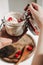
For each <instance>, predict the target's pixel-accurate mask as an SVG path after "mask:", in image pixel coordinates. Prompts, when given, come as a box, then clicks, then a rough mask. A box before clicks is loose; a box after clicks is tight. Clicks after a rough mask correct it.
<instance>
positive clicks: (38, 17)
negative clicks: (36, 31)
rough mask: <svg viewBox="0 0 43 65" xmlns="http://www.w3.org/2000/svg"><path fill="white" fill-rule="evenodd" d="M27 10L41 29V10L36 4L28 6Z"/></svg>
mask: <svg viewBox="0 0 43 65" xmlns="http://www.w3.org/2000/svg"><path fill="white" fill-rule="evenodd" d="M29 10H30V11H31V14H32V16H33V18H34V20H35V21H36V23H37V24H38V25H39V28H42V27H43V8H42V7H41V6H39V5H38V4H36V3H32V4H30V6H29Z"/></svg>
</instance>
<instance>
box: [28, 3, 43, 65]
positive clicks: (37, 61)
mask: <svg viewBox="0 0 43 65" xmlns="http://www.w3.org/2000/svg"><path fill="white" fill-rule="evenodd" d="M33 7H35V9H34V8H33ZM29 10H30V11H31V13H32V16H33V18H34V20H35V21H36V23H37V24H38V25H39V28H40V34H39V41H38V46H37V50H36V53H35V56H34V58H33V62H32V65H43V8H42V7H41V6H39V5H38V4H36V3H31V4H30V6H29Z"/></svg>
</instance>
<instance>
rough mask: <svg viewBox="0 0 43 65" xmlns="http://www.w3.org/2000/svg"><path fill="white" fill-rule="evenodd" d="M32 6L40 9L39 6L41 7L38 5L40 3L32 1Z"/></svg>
mask: <svg viewBox="0 0 43 65" xmlns="http://www.w3.org/2000/svg"><path fill="white" fill-rule="evenodd" d="M32 6H33V8H34V9H35V10H38V7H39V5H38V4H36V3H34V2H32Z"/></svg>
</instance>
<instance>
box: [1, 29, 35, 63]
mask: <svg viewBox="0 0 43 65" xmlns="http://www.w3.org/2000/svg"><path fill="white" fill-rule="evenodd" d="M0 37H4V38H9V39H12V40H13V42H12V43H13V44H12V45H13V46H14V45H16V44H22V45H24V44H25V45H27V44H32V45H33V46H34V49H35V43H34V40H33V39H32V37H31V36H29V35H27V34H26V31H25V32H24V33H23V35H21V36H19V37H13V36H10V35H8V34H7V33H6V31H5V28H3V29H2V30H1V32H0ZM34 49H33V51H34ZM33 51H32V53H33ZM24 53H26V52H25V50H24ZM24 53H23V55H22V57H23V56H24ZM32 53H27V55H26V56H27V57H25V58H23V60H22V57H21V60H20V61H19V62H21V61H24V60H25V59H27V58H29V57H30V56H31V54H32ZM3 60H4V61H8V62H12V60H11V59H8V58H3Z"/></svg>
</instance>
